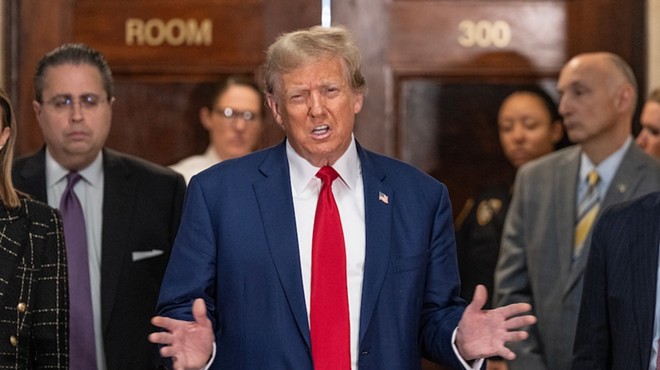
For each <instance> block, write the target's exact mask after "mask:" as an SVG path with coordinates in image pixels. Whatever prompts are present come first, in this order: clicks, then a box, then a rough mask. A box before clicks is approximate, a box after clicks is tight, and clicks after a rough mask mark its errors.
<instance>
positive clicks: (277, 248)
mask: <svg viewBox="0 0 660 370" xmlns="http://www.w3.org/2000/svg"><path fill="white" fill-rule="evenodd" d="M285 148H286V146H285V143H284V142H283V143H281V144H280V145H278V146H275V147H273V148H270V149H266V150H263V151H259V152H256V153H253V154H250V155H248V156H245V157H242V158H239V159H235V160H229V161H224V162H222V163H220V164H218V165H216V166H214V167H211V168H210V169H208V170H206V171H204V172H202V173H201V174H199V175H197V176H195V177H193V179H192V180H191V182H190V184H189V188H188V193H187V195H186V202H185V205H184V213H183V217H182V221H181V227H180V229H179V233H178V235H177V238H176V241H175V246H174V249H173V252H172V258H171V260H170V263H169V265H168V268H167V271H166V274H165V279H164V282H163V286H162V288H161V293H160V298H159V305H158V310H159V314H160V315H163V316H169V317H174V318H177V319H183V320H192V315H191V304H192V301H193V299H195V298H200V297H201V298H204V300H205V301H206V305H207V308H208V310H209V316H210V318H211V320H212V321H213V322H214V328H215V336H216V345H217V353H216V359H215V362H214V364H213V366H212V368H214V369H271V370H278V369H295V370H305V369H309V370H311V369H312V368H313V365H312V358H311V350H310V334H309V325H308V315H307V312H306V307H305V299H304V291H303V283H302V277H301V271H300V262H299V261H300V259H299V253H298V240H297V233H296V222H295V216H294V207H293V199H292V194H291V184H290V177H289V166H288V162H287V156H286V149H285ZM357 148H358V155H359V158H360V162H361V168H362V177H363V180H364V194H365V200H364V201H365V222H366V225H365V226H366V260H365V265H364V280H363V292H362V306H361V315H360V330H359V333H360V334H359V358H358V365H359V368H360V369H361V370H369V369H373V370H387V369H392V370H401V369H406V370H414V369H421V360H420V359H421V356H422V355H423V356H425V357H427V358H429V359H431V360H433V361H437V362H441V363H444V364H446V365H448V366H449V367H450V368H460V363H459V360H458V358H457V357H456V356H455V354H454V352H453V351H452V348H451V334H452V332H453V330H454V329H455V328H456V326H457V324H458V321H459V319H460V317H461V315H462V313H463V310H464V304H465V303H464V302H463V301H462V300H461V299H460V298H458V295H459V278H458V271H457V267H456V251H455V243H454V233H453V227H452V216H451V207H450V203H449V197H448V193H447V189H446V187H445V186H444V185H442V184H441V183H439V182H437V181H436V180H434V179H433V178H431V177H430V176H428V175H426V174H424V173H422V172H421V171H419V170H417V169H415V168H413V167H412V166H410V165H407V164H404V163H402V162H399V161H396V160H394V159H390V158H387V157H384V156H381V155H378V154H374V153H371V152H369V151H366V150H364V149H362V148H361V147H360V146H359V145H358V146H357ZM380 193H383V194H386V195H387V196H388V202H383V201H381V200H379V194H380Z"/></svg>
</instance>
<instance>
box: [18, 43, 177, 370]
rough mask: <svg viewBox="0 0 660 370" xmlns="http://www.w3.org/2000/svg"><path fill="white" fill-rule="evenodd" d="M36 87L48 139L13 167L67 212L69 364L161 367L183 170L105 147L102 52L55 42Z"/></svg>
mask: <svg viewBox="0 0 660 370" xmlns="http://www.w3.org/2000/svg"><path fill="white" fill-rule="evenodd" d="M34 85H35V97H34V101H33V102H32V107H33V109H34V112H35V115H36V118H37V121H38V122H39V127H40V128H41V132H42V134H43V138H44V141H45V143H46V144H45V145H44V146H43V147H42V148H41V149H40V150H38V151H37V152H35V153H33V154H30V155H28V156H26V157H22V158H18V159H17V160H16V161H15V162H14V172H13V175H14V180H15V182H16V188H17V189H19V190H21V191H23V192H25V193H28V194H30V195H31V196H33V197H34V198H36V199H38V200H41V201H43V202H48V204H49V205H50V206H52V207H59V209H60V212H61V213H62V218H63V226H64V234H65V238H66V245H67V252H68V253H67V267H68V276H69V280H70V281H71V282H72V284H71V285H70V286H69V297H70V301H71V304H70V305H69V307H70V316H69V317H70V322H69V324H70V325H69V334H70V335H69V349H70V351H69V354H70V356H69V366H70V367H71V370H75V369H84V370H90V369H99V370H105V369H108V370H114V369H118V370H119V369H121V370H123V369H154V368H157V367H159V366H161V365H162V361H161V359H160V356H159V355H158V349H157V347H156V346H155V345H153V344H151V343H149V342H148V340H147V336H148V334H149V333H150V332H151V331H152V330H153V327H152V326H151V325H150V324H149V319H150V317H151V316H152V315H153V312H154V307H155V305H156V300H157V298H158V291H159V289H160V284H161V280H162V278H163V274H164V272H165V268H166V266H167V262H168V260H169V256H170V252H171V249H172V244H173V243H174V237H175V236H176V232H177V228H178V226H179V220H180V217H181V208H182V207H183V198H184V194H185V187H186V185H185V182H184V180H183V177H182V176H181V175H179V174H177V173H176V172H174V171H172V170H170V169H168V168H166V167H163V166H158V165H155V164H153V163H150V162H147V161H145V160H143V159H140V158H137V157H133V156H130V155H127V154H124V153H120V152H117V151H114V150H111V149H109V148H106V147H105V142H106V139H107V137H108V134H109V133H110V128H111V123H112V109H113V104H114V103H115V97H114V94H113V82H112V72H111V70H110V67H109V66H108V64H107V61H106V59H105V57H104V56H103V55H102V54H101V53H100V52H99V51H97V50H95V49H92V48H90V47H88V46H87V45H84V44H64V45H62V46H60V47H58V48H56V49H54V50H53V51H51V52H49V53H48V54H46V55H45V56H43V57H42V58H41V60H39V62H38V63H37V68H36V71H35V76H34ZM69 201H71V204H72V206H71V207H69V206H68V204H69ZM65 209H67V210H71V211H77V212H73V213H70V212H65ZM68 215H71V218H69V217H68ZM74 216H77V217H74ZM69 221H70V222H69ZM81 226H82V227H81ZM72 251H75V252H76V253H75V254H73V253H72ZM74 273H75V276H74Z"/></svg>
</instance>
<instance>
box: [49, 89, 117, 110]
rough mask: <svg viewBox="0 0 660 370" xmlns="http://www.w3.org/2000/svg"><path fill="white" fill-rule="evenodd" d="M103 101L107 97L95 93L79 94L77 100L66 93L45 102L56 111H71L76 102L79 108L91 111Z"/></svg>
mask: <svg viewBox="0 0 660 370" xmlns="http://www.w3.org/2000/svg"><path fill="white" fill-rule="evenodd" d="M105 101H107V99H105V98H101V97H100V96H98V95H95V94H83V95H80V97H79V99H78V100H76V99H74V98H73V97H71V96H68V95H58V96H55V97H54V98H52V99H50V100H49V101H47V102H46V104H48V105H50V106H52V107H53V109H55V111H56V112H58V113H62V112H71V111H73V106H74V104H78V106H79V107H80V109H81V110H84V111H90V112H91V111H94V110H96V109H98V107H99V105H100V104H101V103H103V102H105Z"/></svg>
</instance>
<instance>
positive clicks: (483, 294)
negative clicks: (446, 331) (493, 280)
mask: <svg viewBox="0 0 660 370" xmlns="http://www.w3.org/2000/svg"><path fill="white" fill-rule="evenodd" d="M487 300H488V290H487V289H486V287H485V286H483V285H481V284H479V285H477V287H476V288H475V289H474V296H472V302H470V304H469V305H468V306H467V309H469V310H475V311H479V310H481V309H482V308H484V305H485V304H486V301H487Z"/></svg>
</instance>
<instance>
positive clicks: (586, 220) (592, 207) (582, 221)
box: [573, 169, 600, 259]
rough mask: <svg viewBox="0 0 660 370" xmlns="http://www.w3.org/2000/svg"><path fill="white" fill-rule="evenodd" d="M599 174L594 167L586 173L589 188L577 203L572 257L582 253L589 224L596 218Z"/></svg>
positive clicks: (598, 205)
mask: <svg viewBox="0 0 660 370" xmlns="http://www.w3.org/2000/svg"><path fill="white" fill-rule="evenodd" d="M599 181H600V176H598V172H597V171H596V170H595V169H592V170H591V171H589V173H588V174H587V182H588V184H589V188H588V189H587V192H586V193H585V195H584V197H583V199H582V201H580V204H579V205H578V212H577V219H576V220H575V239H574V242H573V258H574V259H575V258H577V257H579V256H580V253H582V248H583V247H584V242H585V240H586V239H587V235H589V231H590V230H591V226H592V225H593V223H594V220H595V219H596V215H597V214H598V210H599V209H600V194H599V193H598V182H599Z"/></svg>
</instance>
